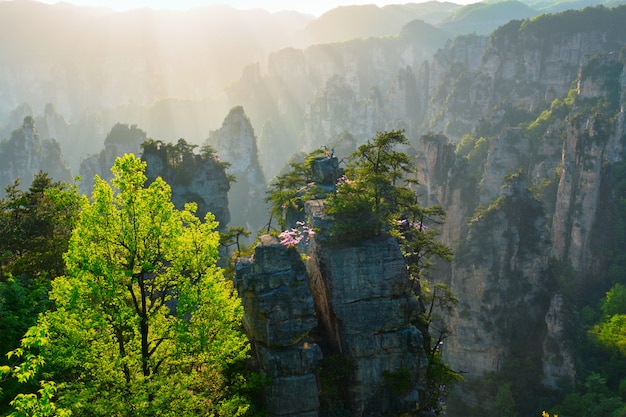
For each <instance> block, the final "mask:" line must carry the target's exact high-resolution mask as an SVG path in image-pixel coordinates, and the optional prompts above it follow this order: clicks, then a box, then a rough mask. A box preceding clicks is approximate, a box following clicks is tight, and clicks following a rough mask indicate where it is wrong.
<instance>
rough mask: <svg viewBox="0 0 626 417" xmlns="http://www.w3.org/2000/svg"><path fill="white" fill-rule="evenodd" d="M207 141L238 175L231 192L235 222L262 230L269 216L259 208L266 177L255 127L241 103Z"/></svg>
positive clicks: (233, 173) (231, 209)
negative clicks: (260, 162) (258, 148)
mask: <svg viewBox="0 0 626 417" xmlns="http://www.w3.org/2000/svg"><path fill="white" fill-rule="evenodd" d="M207 144H209V145H211V146H213V147H214V148H215V149H216V150H217V152H218V154H219V155H220V159H221V160H223V161H225V162H227V163H229V164H230V167H229V168H228V172H229V174H231V175H233V176H234V177H235V182H234V183H233V184H232V186H231V189H230V191H229V193H228V199H229V201H230V211H231V214H232V223H233V224H234V225H243V226H245V227H246V228H247V229H248V230H253V231H255V230H259V229H260V228H261V227H262V226H263V224H265V222H267V219H268V218H267V216H266V215H265V212H264V210H262V209H259V204H260V202H261V201H263V198H264V197H265V179H264V175H263V171H262V170H261V166H260V164H259V160H258V151H257V141H256V136H255V134H254V129H253V128H252V125H251V124H250V120H249V119H248V117H247V116H246V114H245V112H244V110H243V108H242V107H241V106H237V107H234V108H232V109H231V110H230V112H229V113H228V115H227V116H226V118H225V119H224V122H223V123H222V127H221V128H220V129H218V130H215V131H212V132H210V134H209V138H208V139H207Z"/></svg>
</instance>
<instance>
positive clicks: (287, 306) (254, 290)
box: [235, 235, 322, 417]
mask: <svg viewBox="0 0 626 417" xmlns="http://www.w3.org/2000/svg"><path fill="white" fill-rule="evenodd" d="M236 269H237V270H236V275H235V286H236V288H237V291H238V292H239V296H240V297H241V300H242V303H243V306H244V327H245V329H246V332H247V333H248V336H249V337H250V339H251V341H252V344H253V348H254V352H255V355H256V358H257V361H258V363H259V366H260V367H261V369H262V370H263V371H265V372H266V373H267V374H268V375H269V376H270V377H271V382H270V384H269V386H268V387H267V390H266V402H267V408H268V412H269V415H270V416H289V417H296V416H297V417H314V416H315V417H316V416H317V415H318V409H319V407H320V403H319V393H318V388H317V380H316V377H315V374H314V372H315V371H316V369H317V367H318V364H319V361H320V360H321V359H322V352H321V350H320V348H319V346H318V345H317V344H315V343H314V342H312V341H311V340H310V333H311V332H312V331H313V329H314V328H315V327H316V326H317V320H316V319H315V311H314V307H313V298H312V297H311V292H310V291H309V283H308V280H307V273H306V268H305V266H304V263H303V262H302V259H301V258H300V255H299V253H298V252H297V251H296V250H295V248H286V247H284V246H283V245H281V244H280V243H279V241H278V239H276V238H274V237H271V236H267V235H266V236H263V237H262V238H261V242H260V243H259V244H258V245H257V247H256V248H255V251H254V255H253V256H251V257H250V258H241V259H239V260H238V262H237V268H236Z"/></svg>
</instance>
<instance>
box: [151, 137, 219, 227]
mask: <svg viewBox="0 0 626 417" xmlns="http://www.w3.org/2000/svg"><path fill="white" fill-rule="evenodd" d="M181 145H182V146H181ZM184 146H188V145H186V143H185V142H184V141H182V142H181V141H179V142H178V145H176V146H171V145H170V146H159V145H157V146H149V145H145V146H144V148H143V154H142V155H141V159H142V160H144V161H146V177H148V181H149V182H151V181H154V180H155V179H156V178H157V177H161V178H163V179H164V180H165V182H167V183H168V184H169V185H170V187H171V188H172V203H174V205H175V206H176V207H177V208H178V209H182V208H183V207H184V206H185V204H186V203H189V202H194V203H196V204H197V205H198V209H197V211H196V216H197V217H198V218H200V219H201V220H203V219H204V217H205V216H206V214H207V213H209V212H210V213H213V215H214V216H215V220H217V221H218V222H219V226H218V230H219V231H220V232H224V231H226V227H227V225H228V223H229V222H230V210H229V204H228V190H229V189H230V183H229V181H228V178H227V177H226V169H225V167H224V166H223V164H221V163H220V162H219V160H217V159H216V158H217V157H216V156H214V155H205V154H199V155H198V154H194V153H193V152H192V151H191V150H190V149H189V150H188V151H187V152H186V153H182V155H176V156H175V155H172V153H173V152H172V149H180V148H183V147H184ZM178 158H180V159H178Z"/></svg>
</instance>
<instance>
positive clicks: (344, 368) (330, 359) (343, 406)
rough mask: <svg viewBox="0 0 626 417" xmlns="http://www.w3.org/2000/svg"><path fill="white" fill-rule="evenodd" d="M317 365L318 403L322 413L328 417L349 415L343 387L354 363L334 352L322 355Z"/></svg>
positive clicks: (352, 370) (352, 369)
mask: <svg viewBox="0 0 626 417" xmlns="http://www.w3.org/2000/svg"><path fill="white" fill-rule="evenodd" d="M319 366H320V367H319V369H318V374H319V375H320V403H321V404H320V405H321V410H322V412H323V415H326V416H329V417H335V416H336V417H340V416H347V415H350V412H349V411H348V408H347V402H348V393H347V392H346V391H345V387H346V386H347V385H348V381H349V379H350V376H351V375H352V373H353V372H354V364H353V363H351V362H350V361H349V360H348V359H347V358H346V357H345V356H342V355H338V354H334V355H327V356H324V358H323V359H322V361H321V362H320V365H319Z"/></svg>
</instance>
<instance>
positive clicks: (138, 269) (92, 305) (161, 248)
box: [31, 155, 249, 416]
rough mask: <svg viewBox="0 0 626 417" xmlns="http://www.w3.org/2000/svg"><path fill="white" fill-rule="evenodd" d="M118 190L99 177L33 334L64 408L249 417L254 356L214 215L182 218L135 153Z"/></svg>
mask: <svg viewBox="0 0 626 417" xmlns="http://www.w3.org/2000/svg"><path fill="white" fill-rule="evenodd" d="M112 171H113V174H114V178H113V179H112V180H111V184H109V183H107V182H106V181H104V180H102V179H100V178H99V177H96V184H95V186H94V191H93V194H92V197H91V201H87V200H86V199H85V201H84V203H83V207H82V210H81V214H80V219H79V221H78V223H77V225H76V228H75V229H74V231H73V233H72V237H71V239H70V242H69V247H68V251H67V253H66V255H65V262H66V266H67V272H66V275H65V276H62V277H58V278H56V279H55V280H54V281H53V283H52V291H51V293H50V299H51V300H52V301H53V303H54V307H55V308H54V309H53V310H51V311H49V312H46V313H45V314H43V315H42V316H41V318H40V319H39V321H38V323H37V325H36V327H35V328H34V329H35V330H33V329H31V333H32V332H34V333H36V334H40V335H42V338H43V339H44V340H46V341H48V343H45V344H42V345H41V346H40V347H39V348H38V349H39V350H40V355H41V357H42V358H43V360H44V361H45V364H46V366H45V374H46V375H48V376H50V378H49V379H52V380H53V381H55V382H56V387H57V388H58V391H57V401H56V402H57V404H58V405H59V406H60V407H63V408H65V409H69V410H71V411H72V412H73V413H74V414H75V415H92V416H99V415H101V416H105V415H106V416H151V415H160V416H166V415H172V416H186V415H187V416H191V415H194V416H195V415H223V416H237V415H243V414H244V413H245V412H246V410H247V409H248V407H249V404H248V402H247V400H246V399H245V398H243V396H240V395H239V394H237V393H236V392H234V391H233V390H230V389H229V387H230V386H231V384H233V383H235V381H234V380H233V379H234V378H235V379H237V380H238V381H239V382H237V383H240V382H241V378H243V377H242V376H241V375H237V373H236V372H234V371H233V370H234V369H235V368H236V367H237V365H238V363H239V362H240V361H242V360H244V359H245V358H246V357H247V352H248V348H249V347H248V343H247V339H246V337H245V336H244V334H243V333H242V331H241V329H240V322H241V316H242V309H241V306H240V303H239V301H238V299H237V297H236V294H235V292H234V289H233V288H232V284H231V283H230V281H227V280H225V279H224V278H223V275H222V271H221V269H219V268H218V267H216V261H217V257H218V244H219V235H218V232H216V231H215V228H216V226H217V224H216V222H215V221H214V218H213V215H212V214H210V213H209V214H207V216H206V218H205V221H204V222H201V221H200V220H199V219H198V218H197V217H196V216H195V215H194V211H195V205H193V204H188V205H187V206H186V207H185V208H184V209H183V210H176V209H175V208H174V205H173V204H172V202H171V190H170V187H169V186H168V185H167V184H166V183H165V182H164V181H163V180H162V179H160V178H157V180H155V181H154V182H152V183H151V184H150V185H149V186H147V187H145V182H146V177H145V174H144V172H145V163H144V162H142V161H141V160H140V159H138V158H136V157H135V156H133V155H125V156H123V157H120V158H118V159H117V160H116V162H115V165H114V166H113V169H112Z"/></svg>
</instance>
